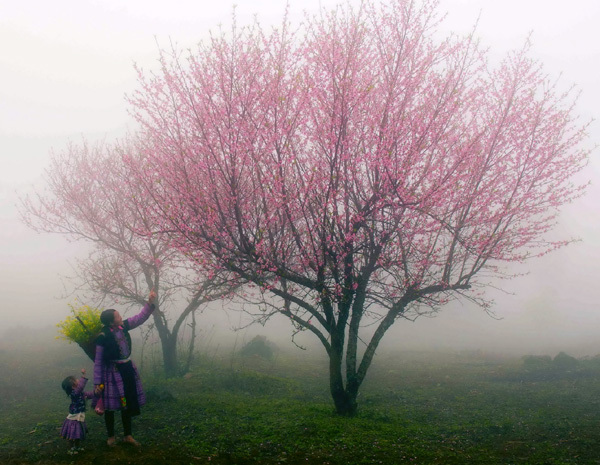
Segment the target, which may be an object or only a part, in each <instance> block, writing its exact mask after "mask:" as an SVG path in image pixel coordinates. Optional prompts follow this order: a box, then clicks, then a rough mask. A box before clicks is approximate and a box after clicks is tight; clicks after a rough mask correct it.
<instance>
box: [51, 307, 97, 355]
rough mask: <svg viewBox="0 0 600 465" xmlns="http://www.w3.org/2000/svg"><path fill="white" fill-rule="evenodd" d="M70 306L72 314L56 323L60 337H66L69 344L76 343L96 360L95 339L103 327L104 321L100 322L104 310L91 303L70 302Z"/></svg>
mask: <svg viewBox="0 0 600 465" xmlns="http://www.w3.org/2000/svg"><path fill="white" fill-rule="evenodd" d="M69 307H70V308H71V313H72V315H69V316H68V317H67V318H66V319H65V320H64V321H61V322H60V323H58V324H57V325H56V326H57V327H58V333H59V335H58V339H65V340H66V341H67V342H69V344H70V343H72V342H74V343H76V344H77V345H79V346H80V347H81V348H82V349H83V351H84V352H85V353H86V354H87V356H88V357H90V358H91V359H92V360H94V356H95V353H96V345H95V343H94V341H95V339H96V336H97V335H98V333H99V332H100V330H101V329H102V323H100V313H101V312H102V311H101V310H99V309H97V308H92V307H90V306H89V305H81V306H76V305H73V304H69Z"/></svg>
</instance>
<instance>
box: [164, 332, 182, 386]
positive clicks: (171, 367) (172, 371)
mask: <svg viewBox="0 0 600 465" xmlns="http://www.w3.org/2000/svg"><path fill="white" fill-rule="evenodd" d="M161 343H162V351H163V364H164V368H165V377H167V378H175V377H177V376H179V375H180V374H181V373H180V371H179V361H178V358H177V338H176V337H175V336H174V335H172V334H171V335H170V336H168V337H166V338H162V337H161Z"/></svg>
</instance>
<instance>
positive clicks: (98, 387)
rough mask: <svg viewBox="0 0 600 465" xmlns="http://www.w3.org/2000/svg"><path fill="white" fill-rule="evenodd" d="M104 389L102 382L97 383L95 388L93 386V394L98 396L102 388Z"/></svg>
mask: <svg viewBox="0 0 600 465" xmlns="http://www.w3.org/2000/svg"><path fill="white" fill-rule="evenodd" d="M103 389H104V384H98V385H97V386H96V387H95V388H94V394H96V396H99V395H100V394H101V393H102V390H103Z"/></svg>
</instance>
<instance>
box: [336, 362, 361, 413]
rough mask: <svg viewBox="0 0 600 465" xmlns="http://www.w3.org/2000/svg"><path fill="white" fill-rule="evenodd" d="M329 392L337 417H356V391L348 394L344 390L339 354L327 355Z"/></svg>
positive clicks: (347, 391)
mask: <svg viewBox="0 0 600 465" xmlns="http://www.w3.org/2000/svg"><path fill="white" fill-rule="evenodd" d="M329 390H330V392H331V397H332V399H333V403H334V405H335V411H336V413H338V414H339V415H342V416H346V417H352V416H354V415H356V412H357V408H358V404H357V403H356V397H357V393H358V391H354V392H350V391H349V390H348V389H346V388H344V380H343V377H342V357H341V354H339V353H335V354H334V353H333V352H332V353H330V354H329Z"/></svg>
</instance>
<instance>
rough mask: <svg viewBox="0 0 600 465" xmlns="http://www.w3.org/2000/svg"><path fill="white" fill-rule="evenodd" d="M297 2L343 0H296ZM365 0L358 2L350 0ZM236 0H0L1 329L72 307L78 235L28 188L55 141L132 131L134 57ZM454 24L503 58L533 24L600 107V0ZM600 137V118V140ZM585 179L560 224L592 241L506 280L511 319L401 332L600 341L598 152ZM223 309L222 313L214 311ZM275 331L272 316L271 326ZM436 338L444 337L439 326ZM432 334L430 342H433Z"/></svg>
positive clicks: (200, 26)
mask: <svg viewBox="0 0 600 465" xmlns="http://www.w3.org/2000/svg"><path fill="white" fill-rule="evenodd" d="M289 3H290V8H291V14H292V16H293V17H299V16H300V14H301V12H302V11H303V10H304V9H306V10H309V11H311V10H314V9H315V8H318V5H319V4H322V5H324V6H330V5H333V4H335V3H338V2H337V1H334V0H321V1H318V0H302V1H297V0H290V2H289ZM351 3H357V0H351ZM232 5H233V2H231V3H230V2H227V1H225V2H214V1H205V0H196V1H193V0H171V1H169V2H165V1H156V0H144V1H142V0H126V1H123V0H96V1H93V0H55V1H52V2H46V1H41V0H21V1H20V2H9V1H4V2H1V3H0V44H1V45H0V47H1V53H0V295H1V296H2V305H0V318H1V319H0V321H2V323H0V331H1V330H2V329H3V328H8V327H11V326H13V325H16V324H20V325H30V326H32V327H33V326H44V325H49V324H54V323H56V322H58V321H59V320H60V319H62V318H63V317H64V316H65V315H66V314H67V312H68V308H67V306H66V303H67V302H68V299H64V298H62V297H61V296H62V295H64V289H63V286H62V283H61V279H60V278H59V276H60V275H61V274H62V275H68V274H69V261H70V260H72V259H73V258H74V257H76V256H81V253H83V250H82V249H81V248H80V247H79V246H77V244H67V243H66V241H65V240H64V239H63V238H61V237H56V236H50V235H37V234H35V233H33V232H32V231H29V230H28V229H27V228H26V227H25V226H24V225H22V224H21V223H20V222H19V220H18V217H17V211H16V207H15V203H16V199H17V194H16V193H17V192H18V193H23V192H25V191H27V189H29V188H30V186H31V185H33V184H36V183H39V180H40V176H41V174H42V172H43V170H44V168H45V167H46V165H47V163H48V158H49V152H50V150H51V149H52V148H54V149H56V150H61V148H62V147H64V146H65V145H66V143H67V141H68V140H78V139H80V138H81V137H82V136H83V137H86V138H88V139H95V138H101V137H106V138H108V139H110V138H112V137H115V136H118V135H121V134H123V133H124V132H125V131H126V130H127V128H128V126H129V127H130V128H133V126H132V122H131V120H130V118H129V116H128V114H127V104H126V102H125V99H124V95H125V94H126V93H128V92H131V91H132V90H133V89H135V87H136V74H135V71H134V69H133V63H138V64H139V65H141V66H143V67H144V68H146V69H152V68H153V67H155V66H156V58H157V55H158V54H157V42H158V43H160V44H167V43H168V41H169V40H173V41H175V42H177V43H178V44H179V45H181V46H184V47H188V46H189V47H193V46H194V44H195V43H196V42H198V41H200V40H201V39H202V38H203V37H206V35H207V32H208V31H209V29H216V28H217V27H218V25H219V24H223V25H225V26H227V25H228V24H229V23H230V21H231V12H232ZM440 6H441V10H443V11H447V12H448V17H447V20H446V23H445V27H446V28H448V29H449V30H454V31H457V32H459V33H466V32H468V31H469V30H470V29H471V28H472V26H473V24H474V23H475V21H476V20H477V18H478V17H480V19H479V25H478V29H477V35H478V36H479V37H480V38H481V40H482V42H483V43H484V44H485V45H487V46H489V47H490V49H491V52H492V57H498V56H501V55H502V54H503V53H505V52H506V51H507V50H509V49H511V48H517V47H519V46H520V45H522V44H523V42H524V40H525V38H526V37H527V36H528V34H529V33H530V32H532V34H533V35H532V40H533V55H534V56H535V57H536V58H539V59H540V60H541V61H542V62H543V63H544V64H545V69H546V71H547V72H548V73H549V74H550V75H551V76H554V77H558V76H559V75H560V74H561V73H562V77H561V81H560V82H561V83H563V85H564V87H565V88H566V87H568V86H569V85H571V84H576V85H577V86H578V88H579V89H580V90H581V93H582V95H581V99H580V101H579V104H578V112H579V114H580V115H582V118H583V120H589V119H591V118H594V117H596V118H597V117H598V116H599V112H600V110H599V108H600V106H599V104H600V90H599V84H600V69H599V68H600V27H599V25H600V2H599V1H598V0H571V1H569V2H566V1H564V0H502V1H498V0H441V2H440ZM284 7H285V1H284V0H252V1H246V0H238V2H237V18H238V22H239V23H240V24H246V23H248V22H250V21H251V19H252V17H253V15H254V14H257V15H258V17H259V18H260V20H261V23H263V24H265V25H266V24H272V23H277V22H278V21H279V19H280V18H281V16H282V13H283V11H284ZM599 141H600V127H599V123H593V124H592V127H591V129H590V145H595V144H597V143H598V142H599ZM585 177H586V178H587V179H590V180H591V181H592V187H591V188H590V190H589V192H588V195H587V196H586V197H585V198H583V199H580V200H579V201H578V202H576V204H573V205H571V206H569V208H568V209H567V210H566V211H565V213H564V214H563V216H562V220H561V225H560V229H559V230H558V231H557V234H560V235H562V237H565V236H566V237H571V236H576V237H580V238H581V239H582V242H580V243H577V244H574V245H572V246H569V247H568V248H566V249H563V250H560V251H558V252H557V253H555V254H553V255H551V256H548V257H545V258H543V259H540V260H537V261H535V262H530V263H529V264H527V265H526V266H525V267H523V268H522V269H521V270H522V271H524V272H527V271H529V272H530V274H529V275H528V276H526V277H523V278H520V279H517V280H514V281H512V282H508V283H505V284H504V286H503V287H504V288H505V289H506V290H507V291H510V292H513V293H514V295H505V294H503V293H501V292H497V291H493V296H494V297H495V298H496V299H497V305H496V307H495V311H496V313H497V315H498V316H499V317H501V318H502V320H500V321H496V320H493V319H491V318H489V317H487V316H485V315H482V314H481V311H480V310H478V309H476V308H474V307H472V306H470V305H468V304H465V305H463V306H460V305H459V306H453V307H452V308H448V309H446V310H445V311H443V312H442V315H441V316H439V317H438V318H436V319H433V320H429V319H423V320H419V321H418V322H417V323H414V324H412V323H410V324H408V323H402V322H401V323H399V324H398V325H397V326H396V327H395V328H394V330H393V333H392V334H390V335H389V336H388V338H389V343H391V342H394V341H401V342H402V341H404V342H405V343H406V344H408V345H414V346H415V347H416V346H419V344H421V345H424V344H429V345H431V346H432V347H444V346H445V345H452V346H457V347H464V348H470V349H471V348H474V349H477V348H481V349H483V350H488V349H489V350H496V349H500V348H510V347H511V346H518V347H523V348H524V349H523V350H525V351H527V352H529V353H545V352H546V351H549V350H552V349H553V348H555V347H559V348H560V349H561V350H562V349H565V350H571V351H572V352H573V353H576V352H578V351H579V352H580V353H581V354H584V353H587V354H590V355H594V354H596V353H600V342H596V341H598V340H600V339H599V338H598V336H597V334H598V332H599V330H600V305H599V304H598V300H599V298H598V293H599V289H600V286H599V285H598V281H599V280H600V265H599V263H600V240H599V238H600V236H599V235H598V233H597V231H599V230H600V202H599V201H600V162H599V161H598V153H597V151H596V152H595V153H593V154H592V157H591V160H590V166H589V167H588V169H587V170H586V172H585ZM203 318H214V319H216V316H214V315H212V316H210V315H209V316H203ZM266 331H267V332H268V327H267V329H266ZM430 336H433V337H432V338H430ZM425 340H426V341H427V343H425V342H423V341H425Z"/></svg>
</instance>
